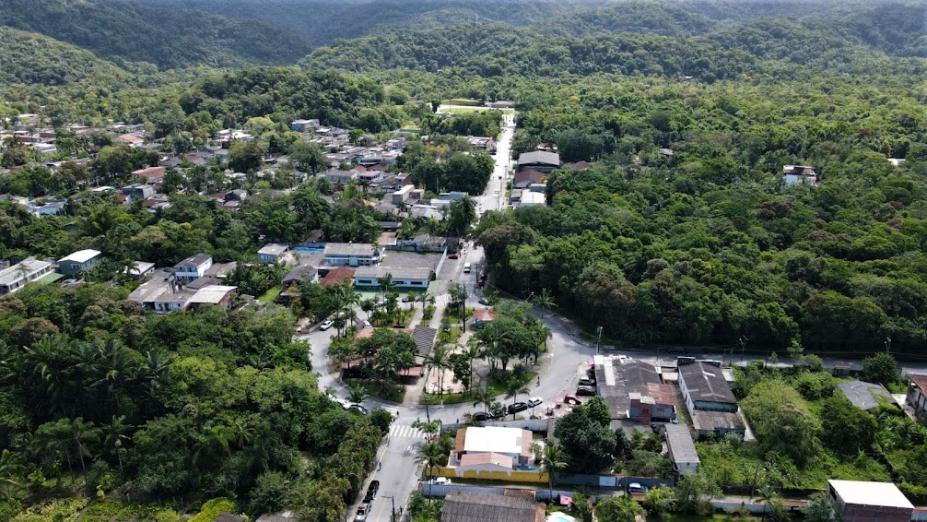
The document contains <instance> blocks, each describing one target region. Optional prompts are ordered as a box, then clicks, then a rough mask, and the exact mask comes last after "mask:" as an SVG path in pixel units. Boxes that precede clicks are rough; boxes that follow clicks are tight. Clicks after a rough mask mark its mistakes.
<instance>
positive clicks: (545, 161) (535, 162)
mask: <svg viewBox="0 0 927 522" xmlns="http://www.w3.org/2000/svg"><path fill="white" fill-rule="evenodd" d="M559 168H560V155H559V154H557V153H556V152H549V151H544V150H535V151H532V152H522V153H521V154H519V155H518V170H525V169H533V170H537V171H540V172H545V173H550V172H552V171H554V170H556V169H559Z"/></svg>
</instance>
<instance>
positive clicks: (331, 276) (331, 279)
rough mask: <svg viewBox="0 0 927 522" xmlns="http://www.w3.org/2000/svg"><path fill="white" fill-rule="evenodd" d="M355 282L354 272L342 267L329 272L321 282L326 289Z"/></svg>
mask: <svg viewBox="0 0 927 522" xmlns="http://www.w3.org/2000/svg"><path fill="white" fill-rule="evenodd" d="M347 282H352V283H353V282H354V270H353V269H350V268H348V267H346V266H341V267H338V268H335V269H333V270H329V271H328V273H327V274H325V276H324V277H323V278H322V279H321V280H320V281H319V284H320V285H322V286H324V287H329V286H335V285H340V284H341V283H347Z"/></svg>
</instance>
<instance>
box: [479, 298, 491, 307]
mask: <svg viewBox="0 0 927 522" xmlns="http://www.w3.org/2000/svg"><path fill="white" fill-rule="evenodd" d="M479 303H480V304H481V305H483V306H489V299H486V298H485V297H481V298H480V300H479Z"/></svg>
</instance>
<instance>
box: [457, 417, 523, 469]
mask: <svg viewBox="0 0 927 522" xmlns="http://www.w3.org/2000/svg"><path fill="white" fill-rule="evenodd" d="M533 444H534V439H533V437H532V435H531V432H530V431H528V430H524V429H521V428H502V427H497V426H491V427H470V428H464V429H461V430H457V437H456V439H455V441H454V453H455V454H456V456H457V461H458V462H461V460H463V459H465V458H466V457H467V456H468V455H478V454H494V455H497V456H505V457H508V458H509V459H511V460H512V461H513V463H514V464H515V465H526V464H528V462H529V461H530V460H531V458H532V456H533V453H532V445H533ZM472 459H473V457H470V460H472ZM464 462H467V461H466V460H465V461H464ZM488 462H489V463H492V462H495V463H496V464H497V465H499V464H501V460H500V459H498V458H496V460H493V459H492V458H490V459H489V460H488Z"/></svg>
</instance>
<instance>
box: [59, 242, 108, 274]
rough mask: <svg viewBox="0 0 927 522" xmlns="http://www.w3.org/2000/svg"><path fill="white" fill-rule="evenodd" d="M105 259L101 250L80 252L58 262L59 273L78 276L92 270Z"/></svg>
mask: <svg viewBox="0 0 927 522" xmlns="http://www.w3.org/2000/svg"><path fill="white" fill-rule="evenodd" d="M102 259H103V253H102V252H100V251H99V250H93V249H89V248H88V249H85V250H78V251H77V252H74V253H73V254H71V255H69V256H67V257H62V258H61V259H59V260H58V271H59V272H61V273H62V274H64V275H66V276H76V275H78V274H80V273H81V272H86V271H87V270H90V269H91V268H93V267H94V266H96V265H97V263H99V262H100V260H102Z"/></svg>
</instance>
